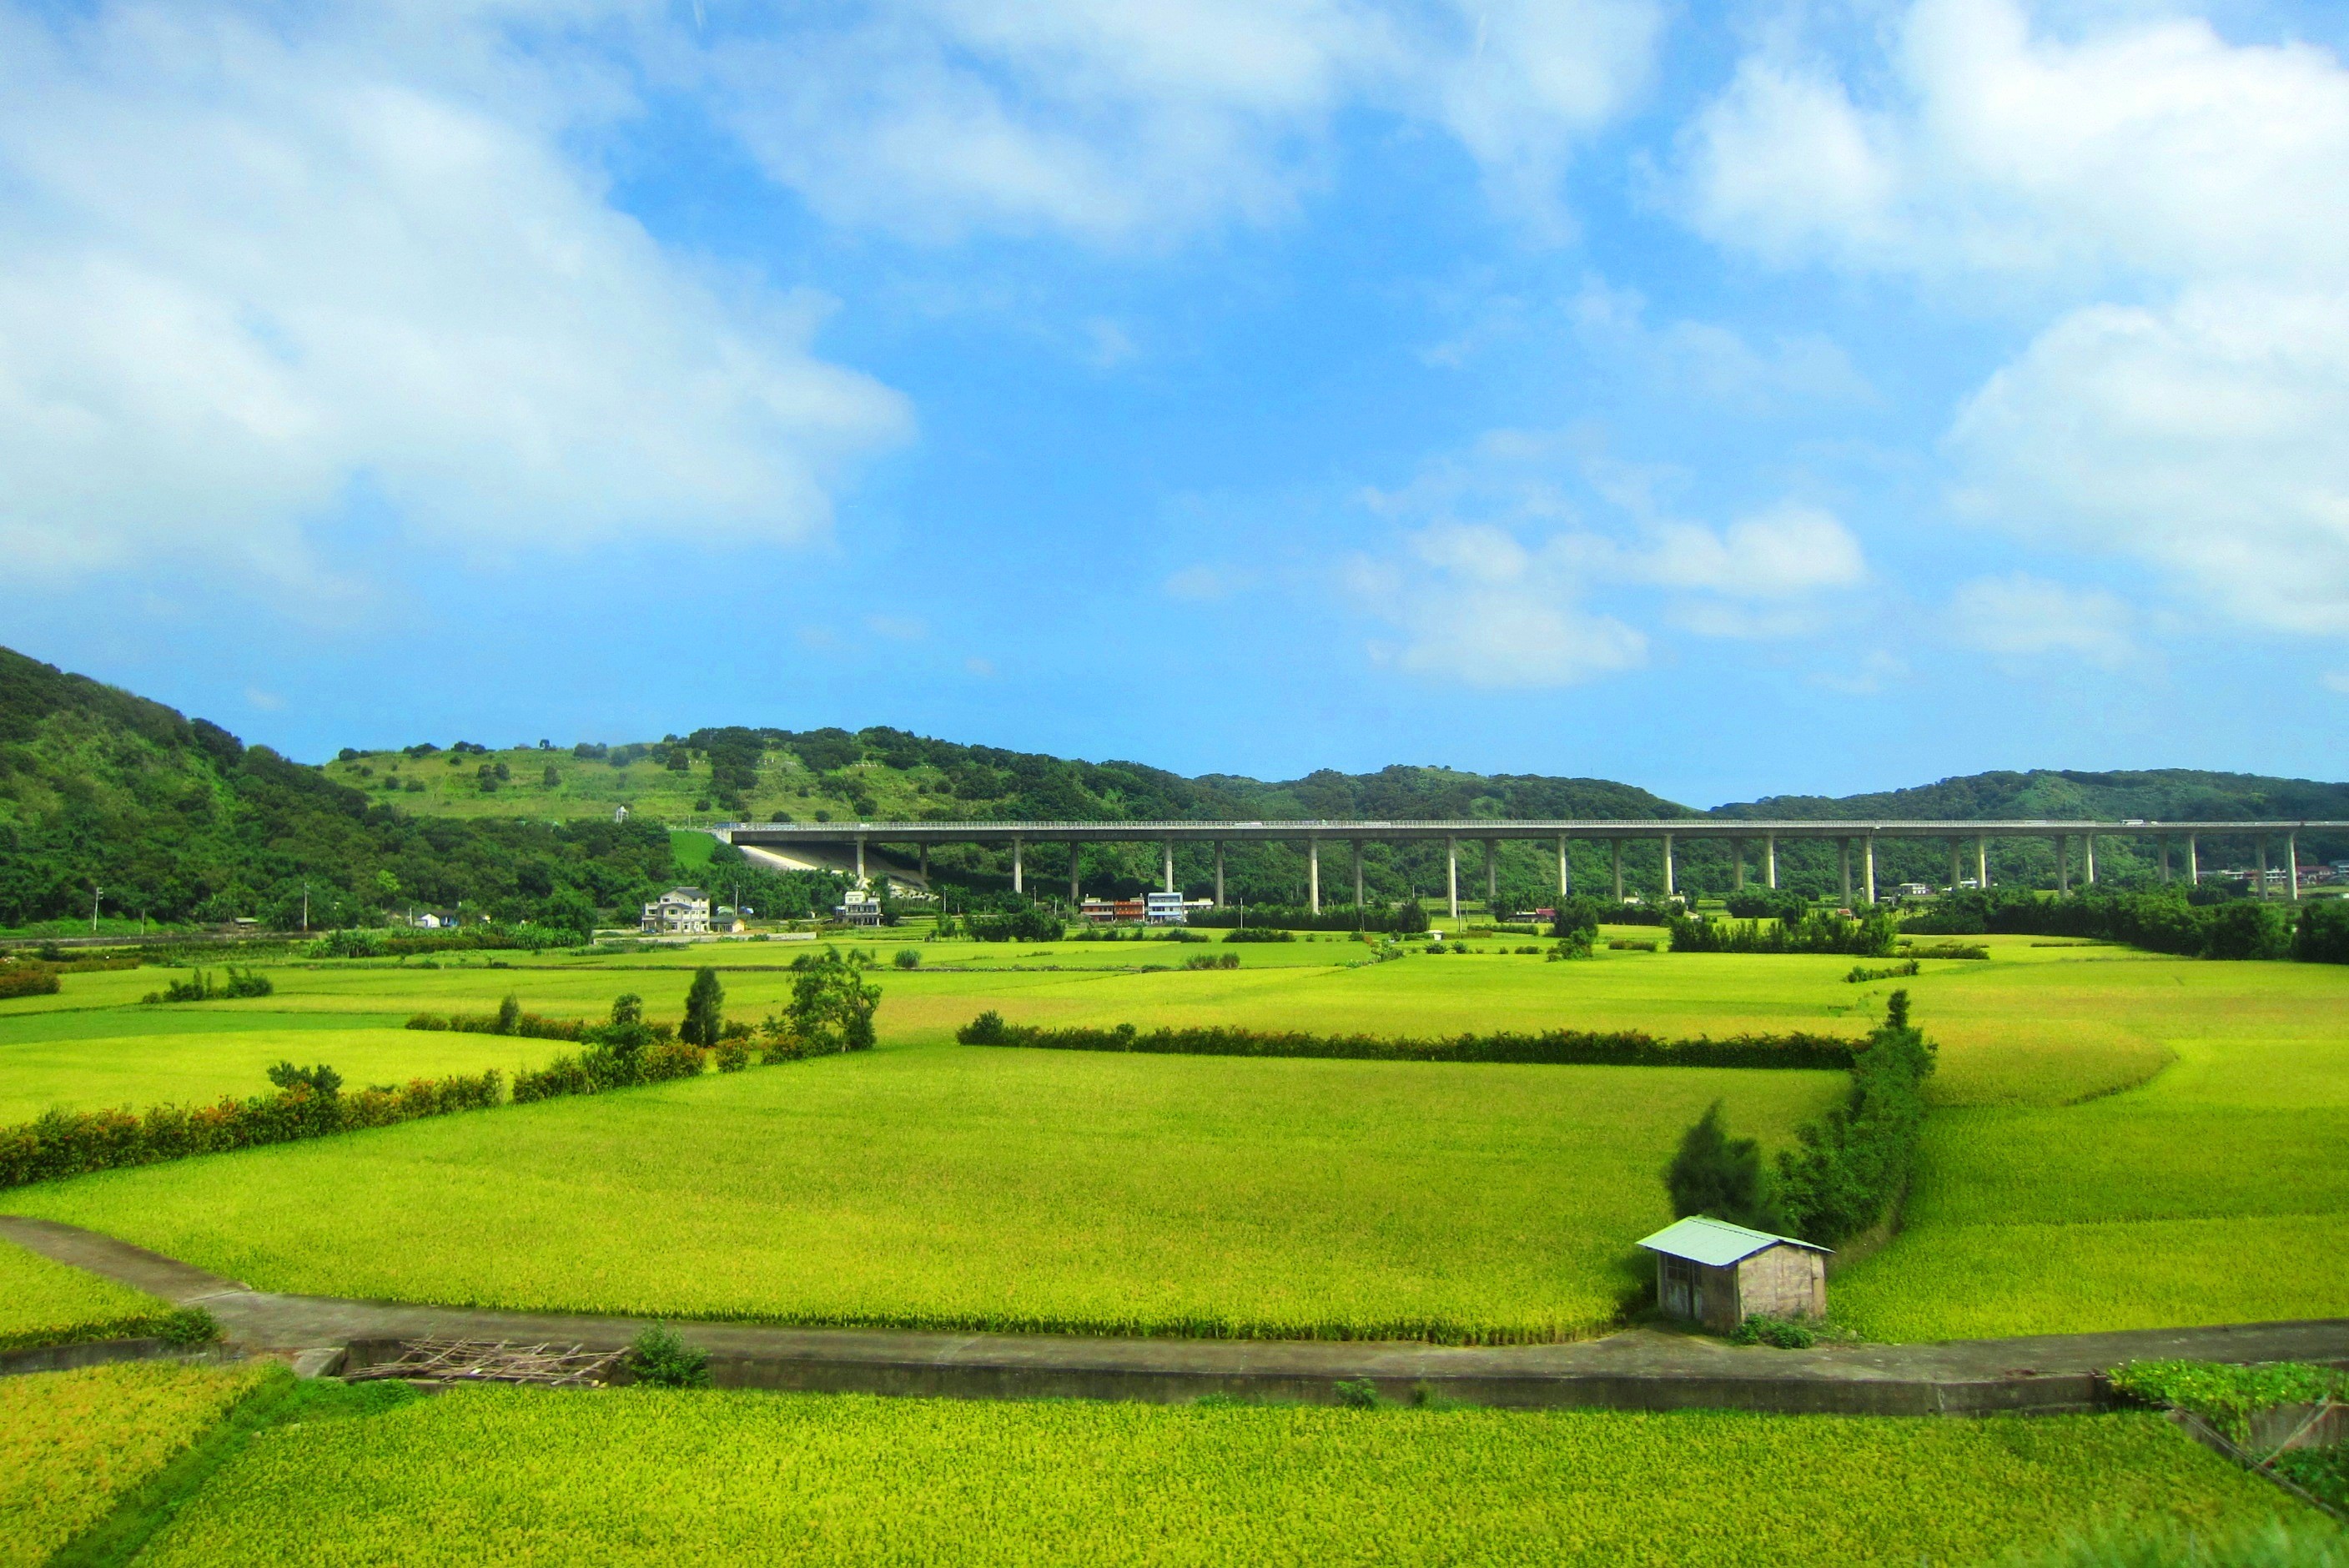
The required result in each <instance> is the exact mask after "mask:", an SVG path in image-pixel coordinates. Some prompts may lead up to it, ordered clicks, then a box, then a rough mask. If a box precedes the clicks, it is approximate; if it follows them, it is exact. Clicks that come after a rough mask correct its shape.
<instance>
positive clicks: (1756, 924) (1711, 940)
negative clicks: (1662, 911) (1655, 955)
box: [1665, 910, 1900, 958]
mask: <svg viewBox="0 0 2349 1568" xmlns="http://www.w3.org/2000/svg"><path fill="white" fill-rule="evenodd" d="M1665 924H1666V928H1667V929H1668V930H1669V931H1670V932H1671V939H1672V951H1673V952H1674V953H1840V954H1849V955H1850V956H1852V957H1855V958H1889V957H1890V956H1892V944H1893V943H1894V941H1895V940H1896V939H1897V938H1898V937H1899V930H1900V928H1899V923H1898V922H1897V921H1895V920H1894V919H1893V918H1892V915H1891V913H1889V911H1884V910H1869V911H1868V913H1866V914H1863V915H1861V916H1859V917H1858V918H1857V919H1854V918H1852V917H1850V916H1848V915H1842V914H1837V913H1835V912H1834V911H1832V910H1815V911H1813V912H1812V913H1808V914H1805V915H1802V916H1799V917H1798V918H1796V919H1794V920H1786V921H1778V922H1775V923H1767V924H1765V923H1763V922H1761V921H1758V920H1715V919H1713V917H1712V916H1711V915H1703V914H1698V915H1684V914H1676V915H1673V916H1672V917H1671V919H1670V920H1669V921H1667V922H1666V923H1665Z"/></svg>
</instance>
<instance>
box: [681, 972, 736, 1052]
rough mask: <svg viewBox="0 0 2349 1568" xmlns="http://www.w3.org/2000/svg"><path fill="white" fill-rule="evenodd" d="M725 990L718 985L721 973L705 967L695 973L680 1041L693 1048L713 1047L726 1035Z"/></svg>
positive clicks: (688, 989)
mask: <svg viewBox="0 0 2349 1568" xmlns="http://www.w3.org/2000/svg"><path fill="white" fill-rule="evenodd" d="M725 1006H726V987H725V986H724V985H720V984H719V980H718V971H717V970H715V969H712V968H710V967H709V965H703V966H702V967H700V968H699V969H697V970H695V971H694V972H693V984H692V985H690V986H688V987H687V989H686V993H685V1022H684V1023H682V1024H680V1025H678V1029H677V1037H678V1039H680V1040H683V1041H684V1042H685V1043H686V1044H688V1045H691V1046H714V1045H716V1044H717V1043H718V1041H719V1037H720V1036H722V1035H723V1033H724V1032H725V1024H726V1016H725Z"/></svg>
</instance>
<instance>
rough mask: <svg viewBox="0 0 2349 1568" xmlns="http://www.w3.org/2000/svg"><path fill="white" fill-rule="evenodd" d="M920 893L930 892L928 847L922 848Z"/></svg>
mask: <svg viewBox="0 0 2349 1568" xmlns="http://www.w3.org/2000/svg"><path fill="white" fill-rule="evenodd" d="M922 891H923V892H929V891H930V846H929V845H927V844H924V845H923V846H922Z"/></svg>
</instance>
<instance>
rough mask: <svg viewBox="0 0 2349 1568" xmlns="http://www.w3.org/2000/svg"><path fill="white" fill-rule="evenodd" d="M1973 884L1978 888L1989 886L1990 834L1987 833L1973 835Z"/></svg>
mask: <svg viewBox="0 0 2349 1568" xmlns="http://www.w3.org/2000/svg"><path fill="white" fill-rule="evenodd" d="M1974 886H1976V887H1979V888H1987V887H1989V886H1990V835H1989V834H1988V833H1976V834H1975V835H1974Z"/></svg>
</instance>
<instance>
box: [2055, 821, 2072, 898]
mask: <svg viewBox="0 0 2349 1568" xmlns="http://www.w3.org/2000/svg"><path fill="white" fill-rule="evenodd" d="M2055 891H2056V892H2071V891H2072V836H2071V835H2070V834H2069V833H2058V834H2056V835H2055Z"/></svg>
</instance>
